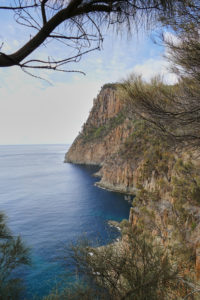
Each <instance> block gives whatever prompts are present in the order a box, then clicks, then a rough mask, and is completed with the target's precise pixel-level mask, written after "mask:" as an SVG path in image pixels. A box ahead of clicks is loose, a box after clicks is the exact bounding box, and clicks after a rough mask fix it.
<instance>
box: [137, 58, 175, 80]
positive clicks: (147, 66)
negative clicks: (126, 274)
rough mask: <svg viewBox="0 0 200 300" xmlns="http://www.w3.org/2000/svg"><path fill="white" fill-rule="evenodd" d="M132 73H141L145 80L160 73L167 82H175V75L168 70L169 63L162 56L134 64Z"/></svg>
mask: <svg viewBox="0 0 200 300" xmlns="http://www.w3.org/2000/svg"><path fill="white" fill-rule="evenodd" d="M132 73H135V74H137V75H142V77H143V78H144V79H145V80H146V81H150V80H151V78H152V77H154V76H157V75H161V76H162V77H163V79H164V81H165V82H166V83H167V84H174V83H176V82H177V76H176V75H175V74H172V73H170V71H169V63H168V62H167V61H166V60H164V59H162V58H158V59H152V58H151V59H148V60H146V61H144V62H143V63H142V64H137V65H135V66H134V68H133V71H132Z"/></svg>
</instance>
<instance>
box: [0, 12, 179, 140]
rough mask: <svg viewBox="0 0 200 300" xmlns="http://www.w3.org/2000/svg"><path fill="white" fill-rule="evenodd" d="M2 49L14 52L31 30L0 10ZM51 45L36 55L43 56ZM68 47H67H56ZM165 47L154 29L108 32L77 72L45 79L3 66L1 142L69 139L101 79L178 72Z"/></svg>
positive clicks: (0, 81)
mask: <svg viewBox="0 0 200 300" xmlns="http://www.w3.org/2000/svg"><path fill="white" fill-rule="evenodd" d="M0 28H1V32H0V44H1V43H2V42H3V47H2V49H1V51H2V52H5V53H7V54H8V53H12V52H14V51H16V50H17V49H18V48H19V47H20V46H21V45H22V44H23V43H24V42H26V41H27V39H28V38H29V37H28V34H29V33H28V31H25V29H24V27H21V26H19V25H17V24H16V23H15V22H14V21H13V17H12V16H11V14H9V13H7V12H5V11H4V12H0ZM47 51H48V48H41V49H39V50H37V51H36V55H38V57H40V58H42V57H43V56H45V55H46V53H47ZM54 51H56V52H57V53H61V54H62V53H64V52H63V51H65V50H64V48H63V47H62V46H61V48H56V50H55V49H54ZM164 53H165V49H164V48H163V47H162V46H159V45H156V44H155V43H154V42H153V39H152V36H150V34H145V33H142V32H141V33H140V32H139V33H138V34H136V33H135V34H133V35H132V37H131V38H130V37H129V38H127V37H126V36H117V35H116V34H114V33H113V32H108V33H107V34H106V35H105V37H104V44H103V49H102V50H101V51H96V52H92V53H89V54H87V55H86V56H84V57H83V58H82V60H81V61H80V62H79V63H78V64H76V65H75V66H74V65H72V66H69V67H71V68H72V69H75V68H76V69H78V70H82V71H84V72H85V73H86V75H85V76H84V75H82V74H78V73H56V72H54V73H52V72H50V73H48V72H43V74H42V75H43V76H44V77H45V78H46V79H48V80H49V82H50V83H51V84H49V83H47V82H46V81H43V80H40V79H36V78H33V77H31V76H29V75H27V74H25V73H24V72H22V71H21V70H20V69H19V68H17V67H11V68H0V144H1V145H10V144H11V145H13V144H71V143H72V142H73V140H74V139H75V137H76V136H77V134H78V133H79V131H81V127H82V125H83V123H84V122H85V121H86V119H87V117H88V114H89V111H90V110H91V108H92V104H93V99H94V98H95V97H96V96H97V94H98V93H99V91H100V89H101V87H102V86H103V84H105V83H108V82H116V81H120V80H123V79H126V78H127V77H128V76H129V75H130V74H131V73H136V74H141V75H142V76H143V78H144V79H145V80H150V78H151V77H152V76H154V75H156V74H161V75H163V76H164V77H165V80H166V82H167V83H173V82H175V80H176V78H175V77H174V75H172V74H170V73H169V71H168V70H167V67H168V63H167V62H166V61H165V59H164V58H163V54H164Z"/></svg>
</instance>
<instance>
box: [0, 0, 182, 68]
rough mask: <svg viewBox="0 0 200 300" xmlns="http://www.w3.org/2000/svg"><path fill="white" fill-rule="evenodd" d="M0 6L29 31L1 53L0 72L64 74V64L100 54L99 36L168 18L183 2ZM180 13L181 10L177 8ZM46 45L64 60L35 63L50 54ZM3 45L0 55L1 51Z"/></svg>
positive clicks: (44, 1)
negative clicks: (54, 45) (43, 52)
mask: <svg viewBox="0 0 200 300" xmlns="http://www.w3.org/2000/svg"><path fill="white" fill-rule="evenodd" d="M6 2H7V3H6V5H2V3H3V4H4V3H5V2H4V1H0V10H3V11H4V12H5V13H6V12H9V11H11V12H13V14H14V18H15V21H16V22H17V23H18V24H20V25H22V26H26V27H28V29H29V34H30V36H31V37H30V39H29V40H28V41H27V42H26V43H25V44H24V45H22V46H21V47H20V49H18V50H17V51H16V52H14V53H12V54H6V53H4V52H0V67H10V66H19V67H21V68H22V69H23V70H27V69H52V70H57V71H64V72H67V71H72V70H67V69H66V64H67V63H72V62H78V61H79V60H80V59H81V57H82V56H83V55H84V54H86V53H88V52H91V51H94V50H99V49H100V48H101V45H102V42H103V33H104V32H105V30H106V29H108V28H110V27H114V28H115V29H116V31H117V32H118V31H121V30H123V29H125V30H126V31H131V29H132V28H133V27H134V26H136V27H138V26H139V25H141V24H144V23H145V24H146V25H148V24H152V23H153V22H154V21H158V19H159V18H160V17H162V16H170V15H172V14H173V12H174V11H175V8H176V9H177V7H179V6H180V5H184V3H185V1H184V0H176V1H173V0H130V1H128V0H123V1H122V0H118V1H115V0H110V1H107V0H101V1H99V0H29V1H28V0H15V1H6ZM179 8H180V7H179ZM51 41H57V42H59V43H61V44H62V47H64V51H65V53H66V54H65V55H64V57H61V56H59V55H58V56H57V57H50V54H49V56H48V54H47V58H46V59H44V60H43V59H38V57H37V55H36V56H35V57H34V56H32V55H31V57H29V58H28V59H27V57H28V56H29V55H30V54H31V53H33V52H34V51H35V50H36V49H37V48H38V47H40V46H41V45H45V47H46V49H47V53H50V52H49V49H50V46H49V43H50V42H51ZM3 42H4V41H2V47H1V48H2V49H1V50H2V51H3Z"/></svg>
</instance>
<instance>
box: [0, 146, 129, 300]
mask: <svg viewBox="0 0 200 300" xmlns="http://www.w3.org/2000/svg"><path fill="white" fill-rule="evenodd" d="M68 147H69V146H66V145H17V146H0V211H3V212H4V213H5V214H6V216H7V224H8V226H9V228H10V229H11V231H12V233H13V234H14V235H16V236H17V235H20V236H21V237H22V239H23V241H24V242H25V244H26V246H28V247H29V248H30V250H31V259H32V264H31V266H30V267H25V268H22V269H21V271H20V272H21V274H20V275H21V277H22V278H23V279H24V282H25V286H26V291H25V294H24V296H23V299H25V298H26V299H40V298H41V297H42V296H44V295H47V294H48V293H49V292H50V291H51V290H52V289H53V288H55V287H56V286H57V285H59V282H60V281H61V277H62V275H63V274H65V272H66V271H67V270H66V269H65V266H64V265H65V264H64V261H62V260H63V259H62V255H61V253H62V251H63V249H65V248H66V247H67V246H69V245H70V243H73V242H76V241H77V239H78V238H80V237H81V236H83V235H84V236H87V237H88V238H89V239H91V240H92V241H93V242H94V243H95V242H96V240H97V239H98V240H100V244H106V243H109V242H111V241H112V240H114V239H116V237H117V236H118V235H119V232H118V231H117V229H115V228H110V226H109V225H108V220H115V221H121V220H122V219H127V218H128V215H129V209H130V204H129V203H128V202H127V201H126V200H124V195H122V194H119V193H114V192H110V191H106V190H103V189H100V188H98V187H96V186H94V183H95V182H96V181H97V180H98V179H97V178H95V177H93V176H92V174H93V173H94V172H95V171H97V168H96V167H86V166H81V165H73V164H69V163H63V161H64V154H65V153H66V151H67V149H68Z"/></svg>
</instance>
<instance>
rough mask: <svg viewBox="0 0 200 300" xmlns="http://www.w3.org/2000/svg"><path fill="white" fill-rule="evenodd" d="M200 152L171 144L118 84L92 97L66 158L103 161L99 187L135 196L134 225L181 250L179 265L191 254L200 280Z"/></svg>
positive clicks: (132, 221) (193, 266)
mask: <svg viewBox="0 0 200 300" xmlns="http://www.w3.org/2000/svg"><path fill="white" fill-rule="evenodd" d="M197 152H198V151H197V150H196V151H195V152H194V151H193V152H191V153H185V152H183V151H182V150H181V149H173V147H171V146H169V145H168V144H167V143H166V140H165V139H164V138H161V137H160V136H159V135H158V136H157V135H156V132H155V130H154V128H151V127H150V126H149V124H147V123H145V122H144V121H143V120H138V119H137V118H136V117H135V115H134V112H133V111H130V107H129V106H128V105H127V103H126V101H124V100H123V99H122V96H120V93H119V92H118V87H117V86H116V85H111V86H110V85H109V86H105V87H103V88H102V90H101V92H100V93H99V95H98V96H97V98H96V99H95V100H94V105H93V108H92V110H91V112H90V115H89V117H88V120H87V122H86V123H85V124H84V125H83V129H82V131H81V133H80V134H79V136H78V137H77V138H76V140H75V141H74V143H73V144H72V146H71V147H70V149H69V151H68V153H67V154H66V156H65V162H71V163H77V164H93V165H100V166H101V169H100V171H99V172H98V175H99V176H100V178H101V179H100V181H99V182H97V185H98V186H100V187H103V188H107V189H111V190H115V191H119V192H124V193H128V194H134V195H136V197H135V200H134V205H133V207H132V208H131V211H130V223H131V224H132V226H133V228H135V227H142V228H143V230H146V231H147V232H148V233H149V234H152V235H153V236H154V237H155V238H156V239H157V240H158V241H159V243H162V244H163V245H165V247H166V248H168V249H173V251H174V253H175V252H176V251H178V252H177V253H178V254H177V256H178V257H180V265H181V260H184V259H185V260H187V259H188V264H187V268H186V269H188V268H189V269H191V274H192V276H195V275H194V274H195V272H196V278H197V279H199V278H200V175H199V174H200V158H199V157H200V155H199V152H198V153H197ZM174 249H175V250H174ZM181 249H182V250H181ZM170 251H171V250H170ZM186 253H189V254H187V255H188V256H187V255H186ZM188 257H189V258H188Z"/></svg>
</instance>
